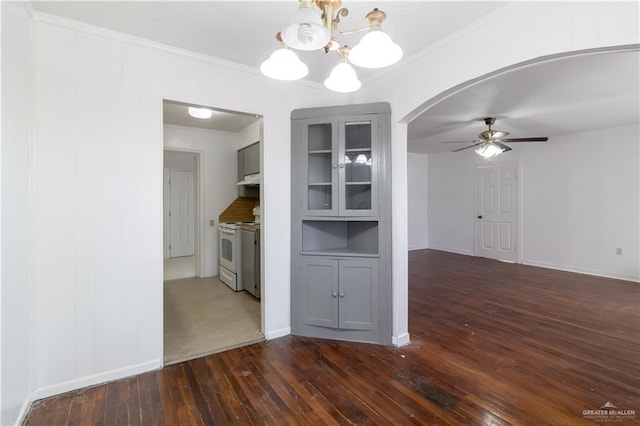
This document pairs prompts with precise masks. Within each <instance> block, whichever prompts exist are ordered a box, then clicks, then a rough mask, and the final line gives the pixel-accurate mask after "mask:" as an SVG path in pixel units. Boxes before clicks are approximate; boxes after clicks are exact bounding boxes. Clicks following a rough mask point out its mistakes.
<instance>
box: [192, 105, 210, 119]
mask: <svg viewBox="0 0 640 426" xmlns="http://www.w3.org/2000/svg"><path fill="white" fill-rule="evenodd" d="M189 115H190V116H191V117H193V118H201V119H207V118H211V116H212V115H213V111H212V110H210V109H209V108H196V107H189Z"/></svg>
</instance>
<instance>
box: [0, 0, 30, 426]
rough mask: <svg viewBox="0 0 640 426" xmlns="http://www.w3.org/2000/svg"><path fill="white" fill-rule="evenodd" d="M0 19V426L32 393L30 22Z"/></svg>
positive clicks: (10, 16) (15, 8) (15, 13)
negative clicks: (0, 198) (0, 200)
mask: <svg viewBox="0 0 640 426" xmlns="http://www.w3.org/2000/svg"><path fill="white" fill-rule="evenodd" d="M0 9H1V14H2V118H1V120H2V151H1V158H2V163H1V171H2V178H1V181H2V190H1V195H2V203H1V204H2V214H1V217H2V221H1V230H2V233H1V235H2V249H1V253H2V256H1V260H0V262H1V263H0V264H1V266H2V269H1V270H2V275H1V276H2V278H1V280H2V281H1V287H0V300H1V302H2V303H1V305H0V312H1V314H2V316H1V319H0V325H1V331H0V335H1V336H2V342H1V344H0V350H1V355H0V360H1V363H0V405H1V410H2V412H1V415H0V424H3V425H8V424H13V423H15V422H16V421H17V419H18V418H19V417H20V416H21V415H22V414H24V412H25V410H26V409H27V408H28V403H29V401H30V400H29V395H30V393H31V372H32V363H31V349H30V348H31V346H30V343H31V323H30V321H31V315H32V312H33V310H32V306H31V300H32V298H31V294H32V293H31V289H30V284H29V280H28V277H29V265H30V262H29V238H28V237H29V233H30V232H29V189H30V179H29V177H30V167H29V156H30V145H31V141H30V129H31V124H30V121H29V120H30V114H29V109H30V101H29V100H30V96H31V90H30V72H31V71H30V57H31V41H32V40H31V31H32V27H31V17H30V15H29V11H28V9H27V7H26V5H25V4H24V3H22V2H15V3H13V2H12V3H10V2H1V3H0Z"/></svg>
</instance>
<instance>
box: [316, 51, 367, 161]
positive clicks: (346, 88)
mask: <svg viewBox="0 0 640 426" xmlns="http://www.w3.org/2000/svg"><path fill="white" fill-rule="evenodd" d="M338 54H339V55H340V57H341V58H342V59H341V61H340V63H339V64H338V65H336V66H335V68H333V70H331V74H329V77H328V78H327V79H326V80H325V81H324V85H325V86H326V87H327V89H329V90H333V91H334V92H340V93H351V92H355V91H356V90H358V89H360V87H362V83H360V80H358V76H357V75H356V70H354V69H353V67H352V66H351V64H350V63H349V60H348V56H349V48H348V47H346V46H344V47H341V48H340V49H338ZM356 162H357V160H356Z"/></svg>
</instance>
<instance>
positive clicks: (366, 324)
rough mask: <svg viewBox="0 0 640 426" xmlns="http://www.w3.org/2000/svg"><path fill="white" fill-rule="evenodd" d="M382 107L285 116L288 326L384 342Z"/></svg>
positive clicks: (387, 200)
mask: <svg viewBox="0 0 640 426" xmlns="http://www.w3.org/2000/svg"><path fill="white" fill-rule="evenodd" d="M390 113H391V111H390V108H389V105H388V104H386V103H376V104H365V105H348V106H338V107H322V108H309V109H302V110H295V111H293V112H292V114H291V118H292V129H291V134H292V144H291V146H292V156H291V167H292V177H291V182H292V188H291V197H292V203H291V205H292V216H291V217H292V230H291V235H292V241H291V250H292V252H291V265H292V266H291V330H292V334H296V335H302V336H309V337H320V338H329V339H340V340H353V341H366V342H372V343H382V344H390V343H391V333H392V330H391V324H392V321H391V175H390V164H391V161H390V159H391V158H390V157H391V148H390V147H391V145H390V142H391V135H390V133H391V132H390V115H391V114H390Z"/></svg>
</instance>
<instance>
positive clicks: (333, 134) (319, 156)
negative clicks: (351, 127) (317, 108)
mask: <svg viewBox="0 0 640 426" xmlns="http://www.w3.org/2000/svg"><path fill="white" fill-rule="evenodd" d="M337 127H338V126H337V123H336V122H335V121H333V120H326V119H325V120H322V121H318V120H306V121H305V125H304V126H303V129H302V131H303V137H302V139H303V143H304V146H305V149H304V152H305V153H306V158H305V161H306V180H307V182H306V183H307V184H306V189H305V190H306V194H304V195H303V197H302V199H303V200H306V206H305V207H306V208H305V210H306V211H307V212H308V213H311V214H316V215H328V214H334V213H335V212H336V209H337V200H338V197H337V188H336V181H337V178H338V173H337V171H338V164H337V161H336V156H337V131H338V129H337Z"/></svg>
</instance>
